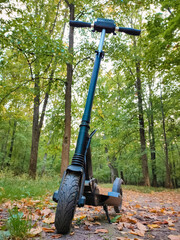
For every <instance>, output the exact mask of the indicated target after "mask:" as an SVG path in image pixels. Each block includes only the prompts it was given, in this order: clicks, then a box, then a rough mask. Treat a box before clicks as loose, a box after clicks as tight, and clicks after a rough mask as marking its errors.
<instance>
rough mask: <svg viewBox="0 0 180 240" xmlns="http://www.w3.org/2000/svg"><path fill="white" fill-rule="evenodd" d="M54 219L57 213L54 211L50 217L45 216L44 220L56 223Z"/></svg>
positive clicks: (48, 222)
mask: <svg viewBox="0 0 180 240" xmlns="http://www.w3.org/2000/svg"><path fill="white" fill-rule="evenodd" d="M54 220H55V213H53V214H52V215H51V216H50V217H49V218H45V219H44V220H43V222H44V223H47V224H51V223H54Z"/></svg>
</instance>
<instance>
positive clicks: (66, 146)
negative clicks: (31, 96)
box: [61, 1, 74, 177]
mask: <svg viewBox="0 0 180 240" xmlns="http://www.w3.org/2000/svg"><path fill="white" fill-rule="evenodd" d="M66 3H67V4H68V7H69V9H70V20H74V5H73V4H69V2H68V1H66ZM73 44H74V28H73V27H70V31H69V52H70V53H73ZM72 78H73V66H72V64H71V63H67V81H66V92H65V129H64V137H63V143H62V155H61V177H62V176H63V174H64V171H65V170H66V168H67V167H68V165H69V150H70V139H71V85H72Z"/></svg>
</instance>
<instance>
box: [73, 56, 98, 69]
mask: <svg viewBox="0 0 180 240" xmlns="http://www.w3.org/2000/svg"><path fill="white" fill-rule="evenodd" d="M86 59H90V60H91V61H94V59H93V58H91V57H85V58H82V59H81V60H79V61H78V62H77V63H76V65H75V66H74V68H73V71H74V69H75V68H76V67H77V66H78V65H79V63H81V62H83V61H85V60H86Z"/></svg>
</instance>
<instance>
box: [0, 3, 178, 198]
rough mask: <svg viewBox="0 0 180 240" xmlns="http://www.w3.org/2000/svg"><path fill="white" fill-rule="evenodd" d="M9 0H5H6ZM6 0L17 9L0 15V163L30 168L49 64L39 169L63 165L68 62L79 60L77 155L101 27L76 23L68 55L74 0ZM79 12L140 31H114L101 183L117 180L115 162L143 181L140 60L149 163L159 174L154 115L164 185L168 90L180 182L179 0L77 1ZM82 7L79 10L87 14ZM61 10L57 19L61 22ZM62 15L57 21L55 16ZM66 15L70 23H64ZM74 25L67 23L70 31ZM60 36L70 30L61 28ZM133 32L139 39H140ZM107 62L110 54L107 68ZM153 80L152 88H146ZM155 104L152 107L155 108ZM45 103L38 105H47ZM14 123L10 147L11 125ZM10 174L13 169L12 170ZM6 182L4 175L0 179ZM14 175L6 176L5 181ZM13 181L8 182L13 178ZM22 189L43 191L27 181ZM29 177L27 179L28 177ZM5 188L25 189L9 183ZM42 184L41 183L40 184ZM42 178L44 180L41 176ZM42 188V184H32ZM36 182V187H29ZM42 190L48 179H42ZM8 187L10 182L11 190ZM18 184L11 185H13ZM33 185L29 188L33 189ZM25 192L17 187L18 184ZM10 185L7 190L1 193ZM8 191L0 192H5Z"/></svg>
mask: <svg viewBox="0 0 180 240" xmlns="http://www.w3.org/2000/svg"><path fill="white" fill-rule="evenodd" d="M15 2H16V1H15ZM7 3H8V2H7ZM20 3H21V4H22V6H23V8H24V9H23V8H22V9H21V8H20V7H18V6H17V5H16V4H14V3H8V8H7V5H6V4H2V9H3V11H7V15H8V16H9V17H10V18H9V19H8V20H6V19H2V18H1V20H2V27H1V30H0V36H1V42H0V44H1V48H2V50H1V58H0V90H1V91H0V103H1V105H0V167H1V169H3V170H4V171H5V169H10V170H12V171H13V172H14V173H15V174H16V175H17V174H19V173H20V172H25V173H27V172H28V166H29V158H30V151H31V141H32V139H31V138H32V135H31V128H32V116H33V107H32V105H33V100H34V97H35V95H37V92H36V91H35V89H34V81H35V78H34V76H35V74H36V76H37V75H38V76H39V78H40V92H39V95H40V103H41V105H40V106H42V104H43V99H44V96H45V94H46V93H47V91H48V80H49V77H50V73H51V71H52V70H54V75H53V84H52V86H51V92H50V97H49V106H48V107H47V111H46V117H45V125H44V127H43V128H42V130H41V139H40V144H39V153H38V173H39V174H42V175H43V174H44V175H45V174H47V173H48V174H49V175H53V174H54V172H55V173H59V172H60V161H61V157H60V156H61V151H62V149H61V146H62V138H63V132H64V109H65V101H64V95H65V82H66V63H67V62H71V63H72V62H73V73H74V75H73V85H72V138H71V152H70V154H71V156H72V155H73V151H74V148H75V144H76V140H77V136H78V126H79V125H80V121H81V116H82V114H83V108H84V105H85V99H86V96H87V91H88V90H87V89H88V86H89V81H90V77H91V70H92V67H93V61H92V59H94V50H96V49H97V39H99V33H92V32H89V31H88V30H87V29H76V30H75V36H76V37H75V47H74V58H73V57H72V55H69V54H68V51H67V44H66V37H67V36H66V34H65V35H64V36H63V28H64V24H65V23H66V22H67V21H68V20H67V14H68V12H67V6H66V5H65V3H64V2H62V4H61V5H60V6H59V10H58V16H57V19H56V13H57V4H58V1H53V0H52V1H51V0H50V1H48V2H44V3H42V2H41V1H39V2H38V1H36V2H34V1H24V0H23V1H20ZM73 3H74V4H75V12H76V16H77V17H78V18H79V20H82V21H90V22H93V21H94V20H95V19H96V18H97V17H104V18H112V19H114V20H115V22H116V23H117V25H118V26H125V27H135V28H141V29H142V33H141V37H136V38H134V37H132V36H128V35H124V34H121V33H118V34H117V35H116V36H112V35H107V38H106V42H105V46H104V50H105V58H104V59H103V61H102V67H101V70H100V75H99V79H98V82H97V91H96V95H95V99H94V105H93V111H92V120H91V129H92V130H93V129H94V128H96V129H97V130H98V131H97V133H96V135H95V136H94V137H93V140H92V148H91V149H92V159H93V170H94V176H95V177H97V178H98V180H99V181H100V182H109V181H110V179H111V170H110V167H109V166H110V165H111V166H112V167H113V168H114V170H115V171H116V174H117V175H118V176H119V177H120V175H121V172H123V175H124V180H125V182H126V183H128V184H142V168H141V162H140V158H141V150H140V141H139V128H138V108H137V93H136V85H135V82H136V66H135V63H136V61H137V60H138V61H140V63H141V69H140V70H141V82H142V97H143V108H144V120H145V133H146V145H147V149H146V152H147V155H148V166H149V172H150V177H151V179H152V163H151V149H150V139H151V138H150V137H149V120H150V118H151V116H152V115H153V118H154V133H155V134H154V135H155V144H156V149H155V151H156V160H155V161H156V175H157V182H158V185H159V186H164V182H165V172H166V168H165V152H164V140H163V128H162V112H161V94H162V102H163V107H164V114H165V124H166V135H167V143H168V151H169V156H168V157H169V164H170V169H171V179H172V181H173V185H174V187H177V186H179V185H180V168H179V166H180V155H179V153H180V138H179V137H180V136H179V132H180V127H179V126H180V122H179V119H180V118H179V96H180V93H179V84H180V82H179V79H180V78H179V74H180V70H179V56H180V53H179V46H178V44H179V43H178V42H179V34H178V33H179V29H178V26H179V19H180V18H179V6H180V4H179V2H178V1H169V0H165V1H162V0H158V1H147V0H146V1H138V2H136V4H135V3H134V2H133V1H117V0H114V1H109V2H107V3H106V7H104V4H102V3H99V2H94V1H91V3H89V2H88V1H73ZM81 13H82V14H81ZM55 19H56V20H57V21H55ZM54 24H55V25H54ZM67 26H68V24H66V28H67ZM66 32H67V29H66V31H65V33H66ZM62 36H63V37H62ZM135 40H136V47H134V44H135V42H134V41H135ZM108 63H111V64H110V65H111V66H110V67H109V65H108ZM149 86H151V90H152V92H151V96H150V92H149ZM150 104H152V106H151V107H150ZM41 108H42V107H40V109H41ZM14 121H16V122H17V127H16V132H15V139H14V146H13V151H12V156H11V158H10V157H9V156H10V147H11V142H12V134H13V124H14ZM12 179H13V178H12ZM1 181H3V180H1ZM8 181H9V180H7V182H8ZM12 182H13V180H12V181H11V182H8V184H9V186H11V185H12ZM17 182H18V183H19V184H20V186H21V187H22V189H24V196H28V194H29V195H30V194H31V193H32V194H35V195H36V191H35V192H33V191H34V190H32V192H31V191H30V192H29V193H28V190H27V189H25V188H26V187H25V186H24V185H23V184H22V182H19V181H18V178H17ZM25 182H26V181H25ZM3 184H4V185H5V188H4V189H7V192H6V194H7V196H9V197H10V198H13V197H12V196H13V194H14V196H15V197H17V198H19V197H20V195H21V190H20V188H18V186H17V187H16V188H15V189H17V192H14V191H15V190H13V189H12V188H11V187H9V190H8V186H7V185H6V184H5V182H4V181H3ZM36 184H37V183H36ZM44 184H45V183H44ZM35 188H36V187H35ZM29 189H31V187H29ZM39 189H41V188H39ZM5 191H6V190H5ZM11 191H12V194H10V192H11ZM26 191H27V192H26ZM18 192H19V193H18ZM1 194H4V193H1ZM6 194H4V195H3V198H4V197H5V195H6Z"/></svg>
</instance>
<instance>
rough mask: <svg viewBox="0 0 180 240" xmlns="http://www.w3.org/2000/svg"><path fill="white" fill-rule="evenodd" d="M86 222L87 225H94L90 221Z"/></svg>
mask: <svg viewBox="0 0 180 240" xmlns="http://www.w3.org/2000/svg"><path fill="white" fill-rule="evenodd" d="M84 224H85V225H86V226H92V225H93V224H92V222H89V221H85V222H84Z"/></svg>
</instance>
